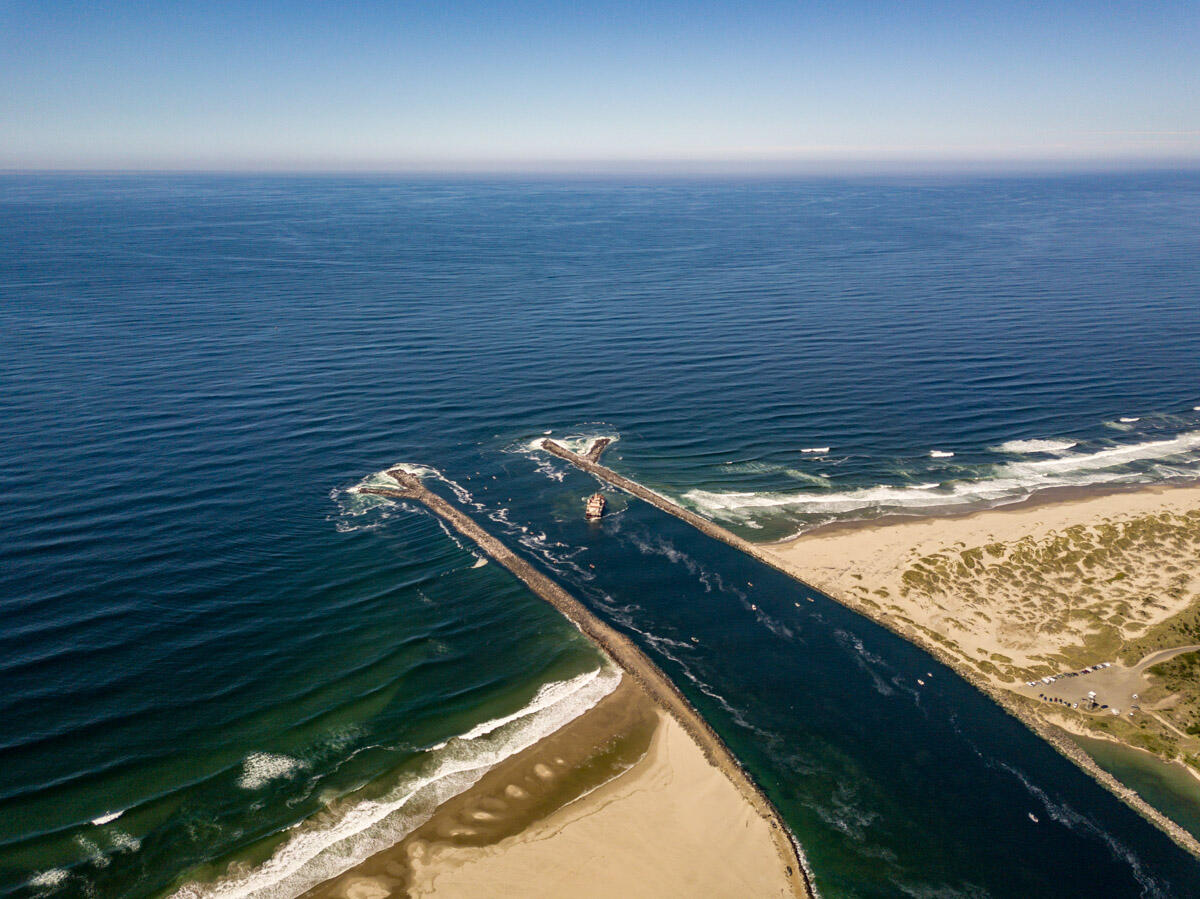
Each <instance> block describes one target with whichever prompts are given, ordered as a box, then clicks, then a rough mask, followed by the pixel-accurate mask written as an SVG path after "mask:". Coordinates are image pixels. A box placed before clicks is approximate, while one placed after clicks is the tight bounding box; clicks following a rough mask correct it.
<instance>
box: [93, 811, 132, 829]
mask: <svg viewBox="0 0 1200 899" xmlns="http://www.w3.org/2000/svg"><path fill="white" fill-rule="evenodd" d="M123 814H125V809H121V810H120V811H117V812H109V813H108V814H105V815H101V816H100V817H98V818H93V819H92V823H93V824H95V825H96V826H97V827H99V826H100V825H101V824H107V823H108V822H109V821H116V820H117V819H118V818H119V817H121V816H122V815H123Z"/></svg>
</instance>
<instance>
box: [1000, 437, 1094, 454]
mask: <svg viewBox="0 0 1200 899" xmlns="http://www.w3.org/2000/svg"><path fill="white" fill-rule="evenodd" d="M1076 445H1077V444H1076V442H1075V441H1074V440H1009V441H1008V442H1006V443H1002V444H1000V445H999V446H996V447H992V449H993V450H994V451H995V452H998V453H1063V452H1066V451H1067V450H1069V449H1071V448H1072V447H1073V446H1076Z"/></svg>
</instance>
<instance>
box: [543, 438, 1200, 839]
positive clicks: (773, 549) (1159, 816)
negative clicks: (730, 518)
mask: <svg viewBox="0 0 1200 899" xmlns="http://www.w3.org/2000/svg"><path fill="white" fill-rule="evenodd" d="M542 448H543V449H544V450H546V451H547V452H549V453H551V454H552V455H555V456H557V457H559V458H560V459H563V460H565V461H567V462H569V463H571V464H572V465H574V466H575V467H577V468H579V469H580V470H582V471H585V472H587V473H589V474H592V475H594V476H595V477H597V478H600V479H601V480H602V481H605V482H606V483H608V484H610V485H611V486H614V487H617V488H620V489H622V490H625V491H626V492H628V493H631V494H633V495H634V496H637V497H639V498H640V499H643V500H645V501H646V502H649V503H650V504H651V505H653V506H655V507H657V508H659V509H660V510H662V511H664V512H666V513H667V514H669V515H673V516H674V517H676V518H679V519H681V520H682V521H684V522H686V523H688V524H690V525H692V526H693V527H695V528H696V529H697V530H699V531H701V532H702V533H704V534H706V535H708V536H710V537H712V538H714V539H716V540H720V541H722V542H723V543H726V544H728V545H730V546H732V547H734V548H735V549H739V550H741V551H742V552H744V553H746V554H747V555H749V556H751V557H752V558H755V559H757V560H758V561H760V562H762V563H764V564H766V565H769V566H770V567H772V568H775V569H776V570H778V571H780V572H782V573H784V574H786V575H788V576H789V577H791V578H793V579H794V580H796V581H798V582H799V583H800V584H802V585H803V586H805V587H807V588H808V589H810V590H813V591H814V592H817V593H821V594H822V595H825V596H828V597H829V598H830V599H832V600H833V601H835V602H838V603H840V604H841V605H844V606H846V607H847V608H849V609H851V610H852V611H854V612H856V613H858V614H860V615H862V616H863V617H865V618H867V619H869V620H871V621H873V622H875V623H876V624H878V625H880V626H881V627H884V628H886V629H887V630H889V631H891V632H892V633H894V634H896V635H897V636H899V637H901V638H903V639H905V640H907V641H908V642H910V643H912V644H914V645H916V646H918V647H920V648H921V649H923V650H924V651H926V652H928V653H929V654H930V655H932V656H933V657H934V658H936V659H937V660H938V661H940V662H941V663H942V664H944V665H946V666H947V667H948V668H950V669H952V670H953V671H955V672H956V673H957V674H958V675H959V676H961V677H962V678H963V679H964V680H966V681H967V682H968V683H970V684H971V685H972V686H974V687H975V688H976V689H978V690H979V691H980V692H981V693H983V694H985V695H986V696H988V697H989V698H991V699H992V700H993V701H995V702H996V704H997V705H999V706H1000V707H1001V708H1002V709H1004V711H1006V712H1007V713H1008V714H1010V715H1012V716H1013V717H1014V718H1016V719H1017V720H1018V721H1020V722H1021V723H1022V724H1024V725H1025V726H1026V727H1028V728H1029V729H1030V730H1032V731H1033V732H1034V733H1036V734H1037V735H1038V736H1040V737H1042V738H1043V739H1044V740H1045V741H1046V742H1047V743H1049V744H1050V745H1051V746H1052V747H1053V748H1054V749H1055V750H1056V751H1058V752H1059V753H1060V754H1061V755H1063V756H1064V757H1066V758H1067V759H1069V760H1070V761H1072V762H1074V763H1075V764H1076V765H1077V766H1078V767H1080V768H1081V769H1083V770H1084V771H1085V772H1086V773H1087V774H1089V775H1090V776H1091V777H1092V778H1093V779H1095V780H1096V781H1097V782H1098V783H1099V784H1100V785H1101V786H1102V787H1104V788H1105V789H1106V790H1108V791H1109V792H1110V793H1112V794H1113V795H1114V796H1116V797H1117V798H1118V799H1119V800H1121V801H1122V802H1124V803H1125V804H1126V805H1127V806H1129V807H1130V808H1132V809H1133V810H1134V811H1136V812H1137V813H1138V814H1140V815H1141V816H1142V817H1144V818H1145V819H1146V820H1148V821H1149V822H1151V823H1152V824H1154V825H1155V826H1156V827H1158V828H1159V829H1160V830H1161V831H1162V832H1163V833H1165V834H1166V835H1167V836H1168V837H1169V838H1170V839H1171V840H1172V841H1174V842H1175V843H1176V845H1178V846H1179V847H1180V848H1182V849H1184V850H1185V851H1187V852H1189V853H1190V854H1192V855H1193V856H1195V857H1197V858H1200V840H1197V838H1196V837H1195V836H1193V835H1192V834H1191V833H1190V832H1188V831H1187V830H1185V829H1184V828H1182V827H1181V826H1179V825H1178V824H1176V823H1175V822H1174V821H1172V820H1171V819H1170V818H1168V817H1167V816H1166V815H1164V814H1163V813H1162V812H1160V811H1159V810H1158V809H1156V808H1154V807H1153V806H1152V805H1150V804H1149V803H1148V802H1146V801H1145V800H1144V799H1143V798H1142V797H1141V796H1140V795H1139V794H1138V793H1137V792H1136V791H1134V790H1132V789H1131V788H1129V787H1127V786H1125V785H1124V784H1122V783H1121V782H1120V781H1119V780H1117V779H1116V778H1115V777H1114V776H1113V775H1111V774H1110V773H1109V772H1107V771H1106V770H1104V769H1103V768H1101V767H1100V765H1099V764H1098V763H1097V762H1096V761H1095V760H1094V759H1093V758H1092V757H1091V756H1090V755H1088V754H1087V753H1086V752H1085V751H1084V750H1083V748H1082V747H1080V746H1079V745H1078V744H1077V743H1075V742H1074V741H1073V740H1072V739H1071V738H1070V737H1069V736H1068V735H1067V733H1066V732H1065V731H1064V730H1062V729H1060V728H1058V727H1056V726H1054V725H1052V724H1049V723H1048V722H1047V721H1045V720H1044V719H1043V718H1042V717H1041V716H1040V715H1038V714H1036V713H1035V712H1034V711H1033V710H1032V708H1027V707H1026V705H1027V704H1031V701H1030V700H1025V699H1023V698H1022V697H1020V696H1017V695H1016V694H1013V693H1011V692H1010V691H1006V690H1001V689H1000V688H998V687H996V686H995V685H993V684H991V683H990V682H988V680H987V679H986V678H984V677H983V676H981V675H980V674H979V673H978V672H976V671H974V670H972V669H970V668H967V667H966V666H964V665H963V664H962V662H961V661H960V660H959V659H958V658H957V657H956V656H955V655H954V654H953V653H951V652H949V651H948V650H947V649H946V648H945V647H943V646H940V645H938V644H937V643H936V642H935V641H933V640H931V639H929V638H928V637H927V636H926V635H924V634H922V633H921V632H919V631H917V630H915V629H913V628H911V627H908V626H905V625H904V624H903V623H901V622H898V621H895V620H894V619H891V618H889V617H888V616H886V615H882V614H880V611H879V610H878V609H877V608H872V607H871V606H870V605H868V604H867V603H864V602H862V601H860V600H859V599H857V598H856V597H854V596H851V595H849V594H846V593H844V592H842V593H840V594H837V595H835V594H834V593H831V592H829V590H827V589H824V588H822V587H820V586H816V585H814V584H813V582H812V580H811V575H810V574H809V573H808V572H806V571H805V570H804V569H803V568H802V567H801V566H799V565H797V564H796V563H794V562H793V561H791V560H789V559H788V558H786V557H785V556H784V555H783V554H782V553H781V551H780V549H781V547H791V546H794V545H795V544H797V543H800V542H802V541H803V540H805V539H806V538H808V537H811V536H812V534H811V533H809V534H805V535H802V536H800V537H793V538H790V539H789V540H787V541H783V542H774V543H752V542H750V541H749V540H746V539H745V538H743V537H740V536H738V535H737V534H734V533H733V532H732V531H729V530H727V529H726V528H724V527H722V526H721V525H718V524H716V523H715V522H713V521H710V520H709V519H707V518H704V517H702V516H700V515H697V514H696V513H695V512H692V511H690V510H688V509H684V508H683V507H681V506H679V505H678V504H677V503H675V502H673V501H672V500H669V499H667V498H666V497H664V496H662V495H660V494H658V493H655V492H654V491H652V490H649V489H648V488H646V487H643V486H642V485H641V484H638V483H637V482H636V481H633V480H630V479H629V478H626V477H624V476H623V475H620V474H618V473H617V472H615V471H613V470H612V469H610V468H607V467H605V466H603V465H601V464H599V462H598V461H596V457H597V454H594V453H592V452H591V451H590V450H589V452H588V453H586V454H584V455H580V454H578V453H575V452H572V451H571V450H569V449H567V448H565V447H563V446H561V445H560V444H558V443H556V442H554V441H553V440H544V441H543V442H542ZM1188 483H1189V484H1190V483H1193V482H1188ZM1061 489H1062V490H1070V491H1075V490H1079V489H1084V490H1087V489H1088V488H1061ZM1172 489H1173V485H1168V484H1161V485H1160V484H1153V485H1138V487H1136V488H1133V489H1132V490H1130V491H1126V490H1122V489H1108V490H1104V491H1103V494H1102V495H1113V494H1123V493H1127V492H1134V493H1150V494H1156V493H1159V492H1166V491H1170V490H1172ZM1096 495H1097V494H1094V493H1089V496H1096ZM1034 496H1035V497H1036V494H1035V495H1034ZM1076 498H1078V495H1076ZM1026 503H1028V504H1024V503H1021V504H1018V503H1013V504H1009V505H1008V506H1007V507H1004V506H1001V507H997V508H996V509H985V510H974V511H972V512H970V513H966V514H964V515H961V516H954V517H953V519H951V520H962V519H965V518H969V517H971V516H972V515H982V514H988V513H992V512H995V513H998V514H1004V513H1005V512H1007V511H1019V508H1018V507H1023V509H1024V510H1025V511H1028V510H1029V509H1032V508H1038V507H1039V506H1046V507H1053V506H1059V505H1061V504H1062V503H1063V499H1062V494H1061V493H1060V494H1058V498H1057V500H1050V499H1045V498H1039V499H1034V500H1032V501H1026ZM945 518H947V519H949V516H946V517H945ZM903 520H904V522H908V523H921V522H929V521H938V520H942V519H939V518H930V517H925V516H911V517H910V516H904V517H903ZM887 526H888V525H884V524H882V523H881V522H880V521H865V522H853V523H850V524H848V525H847V526H845V527H844V528H843V530H848V531H852V532H853V531H861V530H870V529H877V528H882V527H887ZM820 536H821V537H827V536H829V531H826V532H824V533H822V534H821V535H820Z"/></svg>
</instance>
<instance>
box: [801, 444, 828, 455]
mask: <svg viewBox="0 0 1200 899" xmlns="http://www.w3.org/2000/svg"><path fill="white" fill-rule="evenodd" d="M800 452H802V453H820V454H821V455H824V454H825V453H827V452H829V447H827V446H809V447H805V448H804V449H802V450H800Z"/></svg>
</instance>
